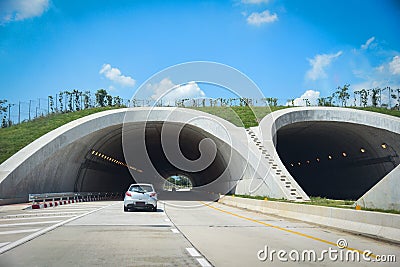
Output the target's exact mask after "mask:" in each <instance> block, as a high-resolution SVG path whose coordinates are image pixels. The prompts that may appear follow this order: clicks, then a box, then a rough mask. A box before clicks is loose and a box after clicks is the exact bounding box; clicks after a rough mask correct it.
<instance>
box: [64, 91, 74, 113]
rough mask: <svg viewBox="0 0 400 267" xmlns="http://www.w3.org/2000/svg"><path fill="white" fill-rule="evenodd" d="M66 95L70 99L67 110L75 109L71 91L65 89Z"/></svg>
mask: <svg viewBox="0 0 400 267" xmlns="http://www.w3.org/2000/svg"><path fill="white" fill-rule="evenodd" d="M64 94H65V96H66V97H67V100H68V109H67V112H71V111H73V107H72V93H71V92H70V91H65V92H64Z"/></svg>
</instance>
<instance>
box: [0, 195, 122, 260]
mask: <svg viewBox="0 0 400 267" xmlns="http://www.w3.org/2000/svg"><path fill="white" fill-rule="evenodd" d="M117 204H119V202H117V203H114V204H110V205H107V206H103V207H101V208H98V209H95V210H92V211H90V212H87V213H84V214H80V215H77V216H75V217H73V218H70V219H68V220H65V221H62V222H59V223H57V224H54V225H51V226H49V227H47V228H44V229H40V228H39V229H37V230H39V231H37V230H35V231H36V233H33V234H30V235H28V236H25V237H23V238H21V239H18V240H17V241H14V242H12V243H10V244H8V245H5V246H3V247H1V248H0V254H3V253H4V252H6V251H9V250H10V249H13V248H15V247H17V246H19V245H22V244H24V243H26V242H28V241H30V240H32V239H34V238H36V237H38V236H41V235H43V234H45V233H47V232H50V231H52V230H54V229H56V228H58V227H60V226H62V225H64V224H67V223H69V222H72V221H74V220H77V219H79V218H82V217H84V216H87V215H89V214H92V213H94V212H97V211H100V210H102V209H105V208H108V207H111V206H114V205H117ZM31 230H32V229H31ZM35 231H31V232H35Z"/></svg>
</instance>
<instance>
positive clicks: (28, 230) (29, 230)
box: [0, 228, 41, 250]
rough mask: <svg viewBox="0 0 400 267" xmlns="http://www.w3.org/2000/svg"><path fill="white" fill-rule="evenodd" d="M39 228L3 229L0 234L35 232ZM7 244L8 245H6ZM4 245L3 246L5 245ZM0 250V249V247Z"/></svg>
mask: <svg viewBox="0 0 400 267" xmlns="http://www.w3.org/2000/svg"><path fill="white" fill-rule="evenodd" d="M40 229H41V228H36V229H24V230H14V231H3V232H0V235H12V234H20V233H31V232H36V231H39V230H40ZM6 246H8V245H6ZM6 246H4V247H6ZM0 250H1V249H0Z"/></svg>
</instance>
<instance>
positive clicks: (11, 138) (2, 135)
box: [0, 106, 400, 163]
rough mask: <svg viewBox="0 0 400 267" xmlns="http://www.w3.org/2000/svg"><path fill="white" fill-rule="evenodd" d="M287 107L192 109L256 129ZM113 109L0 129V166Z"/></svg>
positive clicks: (396, 113) (398, 113)
mask: <svg viewBox="0 0 400 267" xmlns="http://www.w3.org/2000/svg"><path fill="white" fill-rule="evenodd" d="M283 108H287V107H282V106H280V107H272V108H271V110H269V109H268V108H266V107H252V108H250V107H199V108H193V109H196V110H200V111H203V112H207V113H210V114H213V115H216V116H219V117H221V118H223V119H226V120H228V121H230V122H232V123H233V124H235V125H237V126H240V127H243V126H244V127H246V128H248V127H252V126H257V125H258V122H259V121H260V120H261V119H262V118H263V117H264V116H266V115H267V114H268V113H269V112H270V111H275V110H279V109H283ZM110 109H115V108H111V107H104V108H91V109H86V110H81V111H77V112H71V113H63V114H51V115H49V116H47V117H41V118H37V119H34V120H32V121H29V122H24V123H21V124H18V125H15V126H12V127H9V128H2V129H0V163H2V162H4V161H5V160H6V159H8V158H9V157H11V156H12V155H13V154H14V153H16V152H17V151H19V150H20V149H22V148H23V147H25V146H26V145H28V144H29V143H31V142H33V141H34V140H36V139H37V138H39V137H40V136H42V135H44V134H46V133H48V132H50V131H52V130H54V129H56V128H58V127H60V126H62V125H64V124H66V123H68V122H71V121H73V120H76V119H79V118H82V117H84V116H87V115H90V114H93V113H97V112H100V111H105V110H110ZM358 109H363V110H369V111H373V112H380V113H385V114H388V115H392V116H396V117H400V111H397V110H387V109H383V108H369V107H368V108H358Z"/></svg>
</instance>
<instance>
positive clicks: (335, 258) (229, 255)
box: [0, 201, 400, 266]
mask: <svg viewBox="0 0 400 267" xmlns="http://www.w3.org/2000/svg"><path fill="white" fill-rule="evenodd" d="M24 208H25V206H23V205H11V206H3V207H0V253H2V254H0V266H94V265H96V266H297V265H302V266H336V265H339V266H399V261H400V245H399V244H393V243H388V242H383V241H378V240H375V239H373V238H369V237H363V236H359V235H354V234H350V233H347V232H344V231H339V230H334V229H331V228H324V227H321V226H317V225H313V224H309V223H304V222H300V221H295V220H288V219H283V218H280V217H278V216H276V215H265V214H260V213H254V212H250V211H245V210H241V209H237V208H233V207H229V206H225V205H221V204H218V203H216V202H204V201H166V202H163V203H161V202H159V209H158V212H144V211H142V212H123V203H122V201H114V202H112V201H108V202H107V201H100V202H87V203H76V204H70V205H66V206H59V207H55V208H47V209H41V210H29V209H24ZM338 240H340V242H339V244H340V245H341V246H344V245H346V243H347V246H346V248H339V247H338V246H337V244H336V243H337V241H338ZM366 250H367V252H366V253H369V252H368V251H370V253H372V254H371V255H369V257H367V256H365V257H364V256H363V255H361V254H362V253H363V252H364V251H366ZM335 251H336V252H335ZM313 255H315V259H314V258H313V257H314V256H313ZM357 255H358V256H359V258H360V260H359V261H358V260H357ZM392 255H394V256H395V260H396V262H385V263H378V262H377V261H378V260H382V259H384V260H387V261H393V260H394V258H393V256H392ZM346 256H347V258H349V259H350V261H346ZM364 258H365V259H364ZM353 260H355V261H353ZM368 261H371V262H368Z"/></svg>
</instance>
